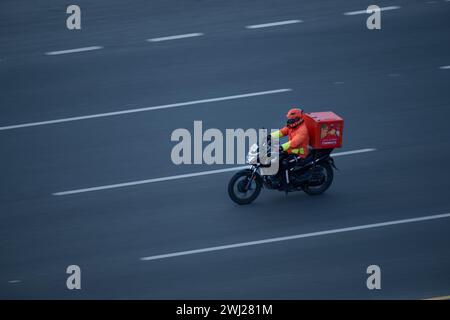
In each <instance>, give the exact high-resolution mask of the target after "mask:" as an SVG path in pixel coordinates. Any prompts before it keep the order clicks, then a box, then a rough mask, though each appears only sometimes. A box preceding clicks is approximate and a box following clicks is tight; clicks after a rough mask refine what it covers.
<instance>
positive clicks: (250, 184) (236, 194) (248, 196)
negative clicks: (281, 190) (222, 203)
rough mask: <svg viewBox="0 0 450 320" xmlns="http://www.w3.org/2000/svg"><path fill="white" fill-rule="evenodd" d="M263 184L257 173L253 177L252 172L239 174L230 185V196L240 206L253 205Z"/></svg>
mask: <svg viewBox="0 0 450 320" xmlns="http://www.w3.org/2000/svg"><path fill="white" fill-rule="evenodd" d="M261 188H262V183H261V179H259V177H258V176H257V173H256V174H255V175H253V177H252V170H249V169H245V170H241V171H239V172H237V173H236V174H235V175H234V176H233V177H232V178H231V180H230V182H229V183H228V195H229V196H230V198H231V200H233V201H234V202H236V203H237V204H239V205H244V204H249V203H252V202H253V201H254V200H255V199H256V198H257V197H258V196H259V193H260V192H261Z"/></svg>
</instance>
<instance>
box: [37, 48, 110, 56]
mask: <svg viewBox="0 0 450 320" xmlns="http://www.w3.org/2000/svg"><path fill="white" fill-rule="evenodd" d="M100 49H103V47H101V46H92V47H84V48H76V49H69V50H60V51H50V52H46V53H45V54H46V55H48V56H56V55H59V54H67V53H77V52H85V51H92V50H100Z"/></svg>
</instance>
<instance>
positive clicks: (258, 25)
mask: <svg viewBox="0 0 450 320" xmlns="http://www.w3.org/2000/svg"><path fill="white" fill-rule="evenodd" d="M300 22H303V21H302V20H286V21H278V22H269V23H263V24H254V25H251V26H246V28H247V29H259V28H268V27H275V26H282V25H286V24H293V23H300Z"/></svg>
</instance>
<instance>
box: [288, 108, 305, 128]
mask: <svg viewBox="0 0 450 320" xmlns="http://www.w3.org/2000/svg"><path fill="white" fill-rule="evenodd" d="M286 118H287V121H286V124H287V126H288V127H289V128H295V127H296V126H298V125H299V124H301V123H302V122H303V110H302V109H299V108H292V109H291V110H289V111H288V113H287V114H286Z"/></svg>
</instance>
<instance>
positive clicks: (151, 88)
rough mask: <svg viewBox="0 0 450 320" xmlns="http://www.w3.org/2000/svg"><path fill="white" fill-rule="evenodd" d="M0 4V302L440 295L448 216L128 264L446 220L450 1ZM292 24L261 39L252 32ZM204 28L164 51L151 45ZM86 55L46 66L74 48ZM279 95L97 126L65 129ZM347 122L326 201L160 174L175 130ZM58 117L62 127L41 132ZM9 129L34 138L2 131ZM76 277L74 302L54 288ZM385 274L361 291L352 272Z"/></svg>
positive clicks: (449, 207) (444, 285)
mask: <svg viewBox="0 0 450 320" xmlns="http://www.w3.org/2000/svg"><path fill="white" fill-rule="evenodd" d="M69 4H72V3H68V2H67V3H66V2H64V1H63V2H61V1H56V0H45V1H44V0H41V1H34V2H33V4H31V3H30V2H29V1H22V0H20V1H19V0H5V1H2V3H1V4H0V12H1V16H0V39H1V41H0V88H1V89H0V147H1V153H0V155H1V157H0V166H1V170H2V172H1V180H0V181H1V182H0V298H3V299H21V298H31V299H43V298H62V299H80V298H88V299H92V298H106V299H109V298H113V299H131V298H133V299H181V298H187V299H197V298H199V299H212V298H235V299H241V298H243V299H253V298H266V299H280V298H287V299H380V298H387V299H422V298H430V297H436V296H445V295H448V294H450V251H449V248H448V244H449V243H450V218H449V217H442V218H439V219H432V220H426V221H419V222H411V223H399V224H396V225H389V226H380V227H377V228H367V229H359V230H354V231H347V232H340V233H331V234H324V235H318V236H315V237H307V238H300V239H294V240H287V241H278V242H272V243H266V244H264V243H262V244H255V245H252V246H245V247H238V248H230V249H227V250H218V251H213V252H206V253H198V254H186V255H183V256H178V257H172V258H165V259H159V260H150V261H143V260H141V258H142V257H149V256H155V255H160V254H167V253H172V252H179V251H186V250H195V249H202V248H208V247H213V246H221V245H228V244H239V243H244V242H248V241H258V240H263V239H268V238H275V237H283V236H290V235H299V234H306V233H311V232H318V231H327V230H334V229H338V228H347V227H353V226H366V225H368V224H373V223H379V222H386V221H397V220H402V219H410V218H416V217H424V216H431V215H439V214H445V213H449V212H450V199H449V196H448V194H449V190H450V180H449V178H450V167H449V166H448V165H447V162H448V161H447V158H448V157H449V156H450V148H449V141H450V129H449V124H448V119H449V118H450V109H449V108H450V91H449V87H450V86H449V85H450V67H448V68H445V66H449V65H450V41H449V34H450V22H449V20H448V17H449V15H450V2H448V1H443V0H439V1H401V0H399V1H378V2H377V4H378V5H379V6H380V7H386V6H399V7H400V8H398V9H396V10H389V11H383V12H382V15H381V16H382V29H381V30H372V31H371V30H368V29H367V28H366V18H367V16H368V15H367V14H358V15H344V13H345V12H352V11H358V10H364V9H366V8H367V6H368V5H370V4H372V3H371V1H360V0H358V1H356V0H348V1H336V0H324V1H302V2H300V1H296V0H286V1H275V0H273V1H238V0H233V1H200V0H197V1H186V0H183V1H181V0H176V1H163V0H152V1H144V0H139V1H133V2H129V1H118V0H112V1H105V0H101V1H94V2H92V1H81V0H79V1H77V4H79V5H80V7H81V11H82V30H79V31H69V30H67V29H66V26H65V19H66V17H67V14H66V12H65V11H66V7H67V5H69ZM286 20H301V21H302V22H299V23H292V24H286V25H280V26H274V27H267V28H256V29H248V28H246V26H249V25H258V24H264V23H269V22H277V21H286ZM190 33H202V34H203V35H201V36H197V37H190V38H184V39H177V40H168V41H160V42H151V41H146V40H147V39H152V38H159V37H165V36H173V35H180V34H190ZM91 46H99V47H101V48H100V49H98V50H93V51H86V52H78V53H68V54H57V55H49V54H48V53H51V52H55V51H61V50H68V49H75V48H81V47H91ZM277 89H291V90H290V91H286V92H279V93H273V94H265V95H259V96H253V97H245V98H236V99H232V100H229V99H227V100H223V101H213V102H208V103H192V104H185V105H180V106H175V107H172V108H161V109H157V110H148V111H145V112H135V113H128V114H115V115H111V116H102V117H96V118H91V119H73V121H72V120H70V121H67V118H71V117H79V116H86V115H99V114H104V113H109V112H116V111H121V110H130V109H140V108H147V107H152V106H166V107H167V105H169V104H173V103H182V102H191V101H198V100H202V99H212V98H219V97H229V96H233V95H240V94H246V93H255V92H265V91H271V90H277ZM299 104H300V105H301V106H303V107H304V109H305V110H306V111H323V110H333V111H334V112H336V113H338V114H339V115H341V116H342V117H344V119H345V122H346V123H345V134H344V144H345V146H344V148H343V149H342V150H339V151H336V152H341V151H352V150H359V149H365V148H374V149H376V151H372V152H367V153H360V154H352V155H346V156H341V157H337V158H336V164H337V166H338V167H339V169H340V170H339V171H338V172H337V173H336V176H335V181H334V183H333V185H332V187H331V188H330V189H329V190H328V191H327V193H326V194H324V195H323V196H319V197H309V196H307V195H306V194H302V193H296V194H294V193H293V194H289V196H287V197H285V196H284V194H282V193H278V192H274V191H271V192H269V191H263V192H262V194H261V196H260V197H259V198H258V199H257V201H256V202H255V203H253V204H252V205H250V206H244V207H240V206H237V205H235V204H234V203H233V202H231V200H230V199H229V198H228V195H227V193H226V186H227V182H228V180H229V178H230V177H231V175H232V174H233V173H232V172H224V173H217V174H211V175H204V176H198V177H188V178H184V179H176V180H167V181H161V182H154V183H146V184H139V185H133V186H128V187H121V188H112V189H108V190H99V191H92V192H83V193H76V194H72V195H60V196H57V195H54V194H55V193H57V192H61V191H67V190H76V189H83V188H90V187H96V186H106V185H112V184H117V183H123V182H132V181H140V180H143V179H152V178H159V177H172V176H174V175H180V174H186V173H194V172H202V171H208V170H215V169H222V168H227V167H230V166H218V165H213V166H208V165H180V166H177V165H174V164H173V163H172V161H171V158H170V153H171V150H172V148H173V146H174V145H175V143H174V142H171V141H170V135H171V133H172V132H173V130H175V129H177V128H187V129H189V130H192V128H193V121H195V120H202V121H203V126H204V128H205V129H206V128H218V129H221V130H224V129H226V128H260V127H262V126H264V127H267V128H277V127H279V126H281V125H282V123H283V122H284V118H283V117H284V114H285V112H286V110H287V109H288V108H289V107H291V106H292V105H299ZM58 119H66V120H65V121H64V122H59V123H41V124H39V122H42V121H49V120H58ZM21 124H33V125H31V126H23V127H10V128H8V127H9V126H15V125H21ZM74 264H75V265H79V266H80V268H81V270H82V278H81V279H82V280H81V283H82V289H81V290H68V289H67V288H66V279H67V277H68V274H66V268H67V266H69V265H74ZM373 264H375V265H378V266H380V268H381V283H382V288H381V290H368V289H367V287H366V279H367V277H368V274H366V268H367V267H368V266H369V265H373Z"/></svg>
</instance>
